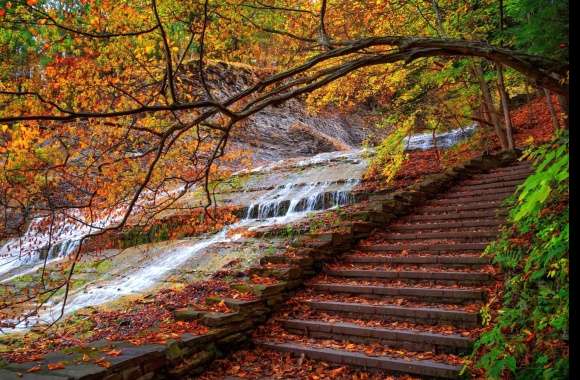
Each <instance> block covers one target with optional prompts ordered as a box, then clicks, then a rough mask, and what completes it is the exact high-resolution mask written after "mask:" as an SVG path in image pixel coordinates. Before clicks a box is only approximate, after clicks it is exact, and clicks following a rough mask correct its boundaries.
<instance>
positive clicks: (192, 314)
mask: <svg viewBox="0 0 580 380" xmlns="http://www.w3.org/2000/svg"><path fill="white" fill-rule="evenodd" d="M516 158H517V153H500V154H496V155H486V156H482V157H479V158H475V159H472V160H469V161H467V162H465V163H464V164H462V165H460V166H457V167H454V168H452V169H449V170H447V171H445V172H444V173H441V174H436V175H431V176H428V177H426V178H425V179H424V180H423V181H421V182H420V183H418V184H416V185H413V186H409V187H407V188H406V189H403V190H399V191H395V192H390V193H387V192H384V193H374V194H368V195H367V196H366V197H365V198H366V200H367V201H368V202H367V203H366V206H365V208H364V209H358V210H356V211H352V210H351V212H347V213H343V214H342V215H343V216H342V218H343V223H341V224H340V225H339V226H337V227H336V228H335V230H332V231H327V232H322V233H316V234H304V235H302V236H300V237H299V238H298V239H296V240H295V242H294V244H293V245H294V246H293V247H292V248H291V249H290V250H289V252H287V254H276V255H271V256H266V257H263V258H262V259H261V260H260V265H259V266H256V267H254V268H251V270H250V274H251V275H257V276H260V277H268V278H271V279H274V280H275V281H276V282H275V283H272V284H252V283H243V284H234V285H232V288H237V289H238V290H243V291H248V292H251V293H252V294H254V295H255V299H252V300H237V299H228V298H224V299H219V298H218V299H212V300H211V302H222V301H223V302H224V303H225V304H226V305H227V306H228V307H229V309H230V310H231V311H230V312H226V313H221V312H208V311H200V310H194V309H187V308H186V309H178V310H175V311H174V313H175V317H176V319H177V320H200V321H201V322H202V323H204V324H205V325H206V326H208V327H210V328H211V330H210V332H209V333H207V334H204V335H200V336H194V335H191V334H183V335H181V337H180V338H179V339H176V340H172V341H169V342H168V343H166V344H165V345H159V344H148V345H141V346H135V345H133V344H131V343H128V342H108V341H97V342H93V343H90V344H88V345H87V347H83V348H79V349H77V350H72V352H71V350H70V349H69V350H65V351H60V352H54V353H51V354H48V355H47V356H46V358H45V359H44V360H43V361H42V362H40V363H39V362H30V363H21V364H9V365H8V366H6V367H5V368H3V369H0V378H1V379H6V380H11V379H14V380H19V379H25V380H26V379H30V380H35V379H36V380H62V379H103V380H149V379H165V378H179V377H180V376H182V375H184V374H186V373H187V374H188V375H195V374H198V373H201V372H202V371H203V370H204V369H205V367H206V366H207V365H208V364H209V363H210V362H211V361H213V360H214V359H216V358H219V357H223V356H225V355H227V354H228V353H229V352H230V351H232V350H235V349H237V348H240V347H242V346H244V345H248V344H249V343H250V334H251V332H252V330H253V329H254V328H256V327H257V326H258V325H260V324H262V323H264V321H266V320H267V319H268V317H269V316H270V315H271V314H272V313H273V312H274V311H275V310H276V309H277V308H278V307H279V306H280V305H281V304H282V303H283V302H284V301H285V300H286V299H287V298H289V297H290V296H292V295H293V294H294V293H295V291H296V289H297V288H300V287H301V286H302V285H303V283H304V281H305V280H306V279H307V278H309V277H311V276H313V275H314V274H315V273H316V272H318V271H319V270H320V269H321V267H322V263H323V262H325V261H327V260H329V259H332V258H335V257H338V256H340V255H341V254H342V253H344V252H347V251H348V250H350V249H351V248H352V247H353V246H354V245H355V244H356V243H357V242H358V241H359V240H360V239H363V238H366V237H368V236H369V235H370V234H371V233H372V231H373V229H374V228H376V227H379V226H381V225H384V224H385V223H387V222H389V221H390V220H392V219H394V218H396V217H398V216H400V215H404V214H406V213H408V212H410V211H411V210H412V209H413V208H414V207H416V206H418V205H419V204H420V203H421V202H423V201H425V200H427V199H429V198H431V197H432V196H434V195H435V194H437V193H438V192H439V191H441V190H442V189H444V188H447V187H448V186H449V185H451V184H452V183H453V182H455V181H457V180H459V179H464V178H466V177H469V176H471V175H473V174H476V173H479V172H482V171H487V170H490V169H493V168H496V167H501V166H505V165H507V164H509V163H511V162H513V161H514V160H515V159H516ZM347 210H348V208H347ZM104 347H110V348H111V349H114V348H118V349H120V350H121V355H119V356H115V357H107V361H109V362H110V363H111V366H110V367H109V368H103V367H100V366H98V365H96V364H92V363H84V362H83V360H82V359H83V355H84V354H86V353H87V352H88V353H91V352H92V353H95V352H96V353H99V352H100V351H99V350H101V349H102V348H104ZM56 362H63V363H66V367H65V368H64V369H58V370H52V371H49V370H48V369H47V367H46V365H47V364H48V363H56ZM39 364H41V368H42V369H41V370H40V371H37V372H34V373H28V372H27V370H29V369H30V368H32V367H35V366H38V365H39Z"/></svg>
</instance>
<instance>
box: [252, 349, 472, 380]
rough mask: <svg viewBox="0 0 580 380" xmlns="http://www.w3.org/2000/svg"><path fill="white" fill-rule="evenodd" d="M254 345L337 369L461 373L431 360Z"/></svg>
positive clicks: (445, 375) (452, 375) (438, 374)
mask: <svg viewBox="0 0 580 380" xmlns="http://www.w3.org/2000/svg"><path fill="white" fill-rule="evenodd" d="M257 343H258V344H259V345H260V346H262V347H264V348H267V349H271V350H275V351H280V352H289V353H292V354H294V355H304V356H305V357H307V358H309V359H314V360H322V361H325V362H330V363H335V364H339V365H350V366H357V367H364V368H374V369H380V370H384V371H393V372H400V373H408V374H413V375H420V376H427V377H435V378H446V379H455V378H457V377H458V376H459V372H460V371H461V366H457V365H451V364H446V363H439V362H435V361H431V360H414V359H407V358H405V359H402V358H394V357H389V356H367V355H366V354H364V353H361V352H352V351H346V350H338V349H332V348H317V347H310V346H306V345H301V344H297V343H275V342H257Z"/></svg>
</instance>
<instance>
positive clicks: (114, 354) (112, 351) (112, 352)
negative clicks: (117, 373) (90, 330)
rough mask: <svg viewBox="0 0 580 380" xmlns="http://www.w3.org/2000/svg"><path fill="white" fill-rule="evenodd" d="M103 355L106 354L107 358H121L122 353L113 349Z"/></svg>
mask: <svg viewBox="0 0 580 380" xmlns="http://www.w3.org/2000/svg"><path fill="white" fill-rule="evenodd" d="M105 354H107V355H109V356H121V355H122V354H123V351H122V350H120V349H113V350H109V351H105Z"/></svg>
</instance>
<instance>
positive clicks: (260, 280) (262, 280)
mask: <svg viewBox="0 0 580 380" xmlns="http://www.w3.org/2000/svg"><path fill="white" fill-rule="evenodd" d="M250 281H251V282H252V283H253V284H260V285H271V284H275V283H277V282H278V281H277V280H276V279H274V278H271V277H260V276H258V275H253V276H252V278H251V279H250Z"/></svg>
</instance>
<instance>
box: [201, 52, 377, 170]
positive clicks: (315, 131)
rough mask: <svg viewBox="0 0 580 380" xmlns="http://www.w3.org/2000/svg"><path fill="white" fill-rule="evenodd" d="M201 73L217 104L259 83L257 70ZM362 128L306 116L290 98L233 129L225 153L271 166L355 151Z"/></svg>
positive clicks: (348, 119)
mask: <svg viewBox="0 0 580 380" xmlns="http://www.w3.org/2000/svg"><path fill="white" fill-rule="evenodd" d="M191 70H196V69H194V68H191ZM194 72H195V71H194ZM206 73H207V77H208V80H209V86H210V88H211V90H212V94H213V95H214V96H215V97H217V98H219V99H226V98H228V97H230V96H233V95H235V94H237V93H239V92H241V91H243V90H245V89H246V88H248V87H250V86H251V85H253V84H255V83H257V82H258V81H259V80H260V78H259V76H258V75H263V73H259V72H258V69H256V71H253V69H251V68H249V67H244V66H238V65H235V66H234V65H231V64H227V63H224V62H220V63H212V64H211V65H207V66H206ZM190 83H191V85H192V88H193V89H194V92H197V91H199V92H200V95H201V88H202V87H201V86H200V85H199V84H198V83H195V81H194V82H191V80H190ZM367 128H368V127H367V126H365V123H364V121H363V119H362V118H360V117H357V116H356V115H348V116H347V115H341V114H338V113H333V114H331V115H311V114H309V113H308V112H307V110H306V105H305V104H304V102H303V101H302V100H300V99H291V100H288V101H287V102H285V103H283V104H281V105H279V106H270V107H267V108H265V109H263V110H262V111H260V112H258V113H257V114H255V115H253V116H251V117H249V118H248V119H247V120H244V121H242V122H240V123H239V124H238V125H236V127H235V128H234V132H233V136H232V139H231V140H230V148H238V149H240V148H241V149H244V148H245V149H247V150H250V151H251V152H252V154H253V156H254V157H253V158H254V159H255V160H256V161H257V162H261V163H265V162H272V161H277V160H280V159H285V158H294V157H300V156H310V155H314V154H317V153H323V152H333V151H338V150H348V149H352V148H354V147H359V146H360V145H361V143H362V141H363V139H364V138H365V136H366V135H367V133H366V129H367Z"/></svg>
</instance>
